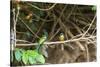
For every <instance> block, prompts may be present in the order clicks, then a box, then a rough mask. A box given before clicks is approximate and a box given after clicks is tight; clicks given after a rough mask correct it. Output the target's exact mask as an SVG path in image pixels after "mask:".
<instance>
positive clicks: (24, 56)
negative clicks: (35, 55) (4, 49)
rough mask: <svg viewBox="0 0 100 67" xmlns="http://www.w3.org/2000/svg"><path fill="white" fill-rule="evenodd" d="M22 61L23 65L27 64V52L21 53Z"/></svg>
mask: <svg viewBox="0 0 100 67" xmlns="http://www.w3.org/2000/svg"><path fill="white" fill-rule="evenodd" d="M22 61H23V63H24V64H27V63H28V54H27V52H26V51H25V52H23V55H22Z"/></svg>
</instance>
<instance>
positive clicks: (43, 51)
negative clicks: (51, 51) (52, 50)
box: [37, 34, 48, 57]
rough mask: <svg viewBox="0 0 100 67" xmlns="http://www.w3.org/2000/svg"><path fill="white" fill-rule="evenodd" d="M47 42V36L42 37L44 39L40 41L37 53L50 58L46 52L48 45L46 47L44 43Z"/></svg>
mask: <svg viewBox="0 0 100 67" xmlns="http://www.w3.org/2000/svg"><path fill="white" fill-rule="evenodd" d="M46 40H47V34H44V35H42V37H41V38H40V39H39V41H38V46H37V51H38V53H41V54H42V55H44V56H45V57H48V52H47V50H46V48H47V47H46V45H44V42H45V41H46Z"/></svg>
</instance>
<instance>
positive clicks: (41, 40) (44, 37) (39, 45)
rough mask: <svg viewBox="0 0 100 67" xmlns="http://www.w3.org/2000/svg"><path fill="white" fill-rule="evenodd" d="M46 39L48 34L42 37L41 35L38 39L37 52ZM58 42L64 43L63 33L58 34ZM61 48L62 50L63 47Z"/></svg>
mask: <svg viewBox="0 0 100 67" xmlns="http://www.w3.org/2000/svg"><path fill="white" fill-rule="evenodd" d="M47 37H48V34H47V33H46V32H45V33H44V35H42V37H41V38H40V39H39V41H38V47H37V50H38V51H39V50H40V48H41V47H42V45H43V44H44V42H45V41H46V40H47ZM59 40H60V41H64V34H63V33H60V35H59ZM61 48H63V46H62V47H61ZM62 50H63V49H62Z"/></svg>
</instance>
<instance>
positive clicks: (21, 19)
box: [19, 17, 39, 38]
mask: <svg viewBox="0 0 100 67" xmlns="http://www.w3.org/2000/svg"><path fill="white" fill-rule="evenodd" d="M19 20H21V22H22V23H23V24H24V25H25V26H26V27H27V29H28V30H29V31H30V32H31V33H32V34H33V35H35V36H36V37H37V38H39V36H38V35H37V34H35V33H34V32H33V31H32V30H31V28H30V27H29V26H28V25H27V24H26V23H25V22H24V21H23V20H22V19H21V18H20V17H19Z"/></svg>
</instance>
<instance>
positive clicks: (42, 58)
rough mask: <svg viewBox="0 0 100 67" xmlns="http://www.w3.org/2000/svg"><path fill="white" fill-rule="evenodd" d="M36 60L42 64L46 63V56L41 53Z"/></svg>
mask: <svg viewBox="0 0 100 67" xmlns="http://www.w3.org/2000/svg"><path fill="white" fill-rule="evenodd" d="M36 61H37V62H39V63H41V64H44V63H45V58H44V56H43V55H41V54H39V55H38V56H37V57H36Z"/></svg>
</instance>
